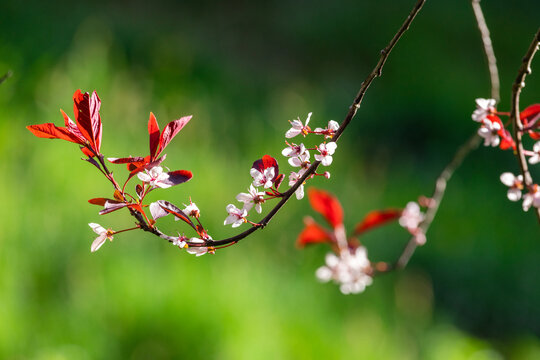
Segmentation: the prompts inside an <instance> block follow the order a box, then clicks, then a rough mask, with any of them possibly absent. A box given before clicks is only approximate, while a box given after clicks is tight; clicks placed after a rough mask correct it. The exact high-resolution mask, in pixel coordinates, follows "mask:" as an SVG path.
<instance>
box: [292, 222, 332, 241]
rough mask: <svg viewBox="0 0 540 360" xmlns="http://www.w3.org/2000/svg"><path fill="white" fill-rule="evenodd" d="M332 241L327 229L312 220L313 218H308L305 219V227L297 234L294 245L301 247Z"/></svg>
mask: <svg viewBox="0 0 540 360" xmlns="http://www.w3.org/2000/svg"><path fill="white" fill-rule="evenodd" d="M332 242H334V241H333V240H332V237H331V236H330V234H329V233H328V231H326V230H325V229H324V228H323V227H321V226H320V225H319V224H317V223H316V222H314V221H313V219H310V220H308V221H306V227H305V228H304V230H302V232H301V233H300V235H298V240H297V241H296V246H298V247H299V248H303V247H305V246H306V245H311V244H321V243H332Z"/></svg>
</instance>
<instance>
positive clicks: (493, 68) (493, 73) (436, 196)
mask: <svg viewBox="0 0 540 360" xmlns="http://www.w3.org/2000/svg"><path fill="white" fill-rule="evenodd" d="M471 4H472V8H473V11H474V16H475V18H476V23H477V24H478V30H480V35H481V36H482V43H483V45H484V53H485V54H486V59H487V62H488V67H489V76H490V80H491V97H492V98H493V99H495V100H496V101H497V102H499V100H500V86H499V70H498V68H497V60H496V58H495V53H494V51H493V46H492V43H491V36H490V35H489V29H488V27H487V23H486V19H485V18H484V13H483V12H482V7H481V6H480V0H471ZM481 140H482V139H481V137H480V136H479V135H478V134H476V133H475V134H474V135H473V136H471V137H470V138H469V139H468V140H467V142H465V143H464V144H463V145H461V146H460V147H459V148H458V150H457V151H456V153H455V155H454V157H453V158H452V161H450V163H449V164H448V165H446V167H445V168H444V170H443V171H442V173H441V174H440V175H439V177H438V178H437V181H436V182H435V190H434V191H433V195H432V202H431V204H430V205H431V206H429V207H428V209H427V210H426V215H425V218H424V221H422V223H421V224H420V226H419V227H420V231H422V233H423V234H426V232H427V231H428V229H429V227H430V226H431V223H432V222H433V219H434V218H435V215H437V211H438V210H439V206H440V205H441V201H442V199H443V198H444V194H445V191H446V185H447V184H448V181H449V180H450V178H451V177H452V175H453V174H454V172H455V171H456V170H457V168H458V167H459V166H460V165H461V163H462V162H463V160H465V158H466V157H467V156H468V155H469V153H470V152H471V151H473V150H475V149H476V148H477V147H478V145H480V142H481ZM417 247H418V242H417V240H416V236H413V237H411V239H410V240H409V241H408V242H407V244H406V245H405V248H404V249H403V252H402V253H401V255H400V257H399V258H398V260H397V261H396V263H395V264H394V265H393V266H390V267H389V268H388V269H387V270H386V271H390V270H395V269H403V268H404V267H405V266H407V264H408V263H409V260H410V259H411V257H412V255H413V254H414V251H415V250H416V248H417Z"/></svg>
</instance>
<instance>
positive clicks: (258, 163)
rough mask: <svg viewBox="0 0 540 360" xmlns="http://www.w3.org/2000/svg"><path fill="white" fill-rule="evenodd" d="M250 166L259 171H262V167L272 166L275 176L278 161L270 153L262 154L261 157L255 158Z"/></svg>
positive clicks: (277, 170) (277, 169)
mask: <svg viewBox="0 0 540 360" xmlns="http://www.w3.org/2000/svg"><path fill="white" fill-rule="evenodd" d="M251 167H252V168H253V169H257V170H258V171H259V172H260V173H263V172H264V169H268V168H271V167H273V168H275V170H274V174H275V176H276V177H277V175H278V174H279V166H278V162H277V160H276V159H274V158H273V157H271V156H270V155H264V156H263V157H262V159H259V160H255V162H254V163H253V165H252V166H251Z"/></svg>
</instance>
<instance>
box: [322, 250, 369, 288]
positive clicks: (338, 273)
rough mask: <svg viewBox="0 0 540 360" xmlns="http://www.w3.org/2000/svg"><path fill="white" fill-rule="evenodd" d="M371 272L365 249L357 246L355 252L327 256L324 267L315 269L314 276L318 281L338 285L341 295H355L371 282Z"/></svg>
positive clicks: (349, 251)
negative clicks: (332, 281)
mask: <svg viewBox="0 0 540 360" xmlns="http://www.w3.org/2000/svg"><path fill="white" fill-rule="evenodd" d="M371 271H372V269H371V264H370V262H369V260H368V257H367V251H366V248H365V247H363V246H359V247H358V248H356V250H352V251H351V250H349V249H346V250H344V251H342V252H341V254H340V256H336V255H335V254H333V253H329V254H327V255H326V265H325V266H322V267H320V268H319V269H317V271H316V272H315V275H316V276H317V278H318V279H319V280H320V281H323V282H327V281H330V280H334V281H335V282H336V283H338V284H340V287H339V289H340V291H341V292H342V293H343V294H357V293H360V292H362V291H364V289H365V288H366V286H368V285H371V283H372V282H373V278H372V277H371V275H370V274H371Z"/></svg>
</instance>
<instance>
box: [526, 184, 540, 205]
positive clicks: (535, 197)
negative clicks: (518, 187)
mask: <svg viewBox="0 0 540 360" xmlns="http://www.w3.org/2000/svg"><path fill="white" fill-rule="evenodd" d="M522 206H523V211H528V210H529V209H530V207H531V206H533V207H535V208H540V189H539V188H538V184H533V186H532V189H531V190H529V192H528V193H527V194H525V195H523V203H522Z"/></svg>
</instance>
